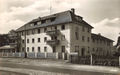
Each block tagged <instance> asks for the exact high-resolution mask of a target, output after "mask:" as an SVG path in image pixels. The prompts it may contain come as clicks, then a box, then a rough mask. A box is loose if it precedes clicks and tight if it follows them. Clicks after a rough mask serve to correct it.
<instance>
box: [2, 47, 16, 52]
mask: <svg viewBox="0 0 120 75" xmlns="http://www.w3.org/2000/svg"><path fill="white" fill-rule="evenodd" d="M12 52H15V47H12V46H10V45H5V46H2V47H0V53H12Z"/></svg>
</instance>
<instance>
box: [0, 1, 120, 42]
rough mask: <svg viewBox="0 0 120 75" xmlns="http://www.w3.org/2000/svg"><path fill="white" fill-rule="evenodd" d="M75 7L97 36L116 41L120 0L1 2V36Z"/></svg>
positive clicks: (119, 28)
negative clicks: (40, 18) (45, 16)
mask: <svg viewBox="0 0 120 75" xmlns="http://www.w3.org/2000/svg"><path fill="white" fill-rule="evenodd" d="M50 4H51V5H52V10H51V13H56V12H61V11H65V10H70V9H71V8H75V9H76V10H75V13H76V14H78V15H80V16H82V17H83V18H84V20H86V21H87V22H88V23H89V24H91V25H92V26H93V27H94V29H93V32H94V33H101V34H102V35H104V36H106V37H108V38H110V39H113V40H115V41H116V39H117V37H118V35H119V32H120V0H0V33H7V32H8V31H10V30H11V29H17V28H19V27H20V26H22V25H24V24H25V23H27V22H28V21H30V20H32V19H34V18H37V17H39V16H44V15H49V14H50V10H49V9H50Z"/></svg>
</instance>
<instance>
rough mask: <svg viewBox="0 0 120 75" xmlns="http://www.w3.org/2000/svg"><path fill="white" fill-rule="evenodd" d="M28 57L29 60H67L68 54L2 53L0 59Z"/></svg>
mask: <svg viewBox="0 0 120 75" xmlns="http://www.w3.org/2000/svg"><path fill="white" fill-rule="evenodd" d="M25 56H27V58H48V59H67V58H68V54H67V53H40V52H38V53H34V52H29V53H26V54H25V53H20V52H19V53H0V57H9V58H10V57H18V58H21V57H22V58H24V57H25Z"/></svg>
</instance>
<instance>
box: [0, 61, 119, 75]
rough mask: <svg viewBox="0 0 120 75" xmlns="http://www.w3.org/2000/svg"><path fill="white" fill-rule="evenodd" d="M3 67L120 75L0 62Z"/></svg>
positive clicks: (71, 74) (76, 73) (82, 74)
mask: <svg viewBox="0 0 120 75" xmlns="http://www.w3.org/2000/svg"><path fill="white" fill-rule="evenodd" d="M0 66H1V67H9V68H20V69H33V70H40V71H47V72H57V73H65V74H69V75H119V74H109V73H100V72H88V71H78V70H72V69H62V68H55V67H51V66H50V67H49V66H32V65H22V64H16V63H10V62H0Z"/></svg>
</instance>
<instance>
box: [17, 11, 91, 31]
mask: <svg viewBox="0 0 120 75" xmlns="http://www.w3.org/2000/svg"><path fill="white" fill-rule="evenodd" d="M52 18H54V21H52V22H49V23H42V24H40V25H34V26H30V24H31V23H34V22H38V21H42V20H46V19H52ZM78 19H81V20H78ZM64 23H79V24H81V25H82V24H83V25H84V26H88V27H90V28H93V27H92V26H91V25H89V24H88V23H87V22H85V21H84V20H82V17H80V16H78V15H75V14H74V13H73V12H72V11H70V10H68V11H64V12H60V13H56V14H53V15H49V16H45V17H39V18H37V19H33V20H32V21H30V22H28V23H27V24H25V25H23V26H22V27H20V28H18V29H17V30H16V31H23V30H28V29H33V28H39V27H44V26H51V25H58V24H64Z"/></svg>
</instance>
